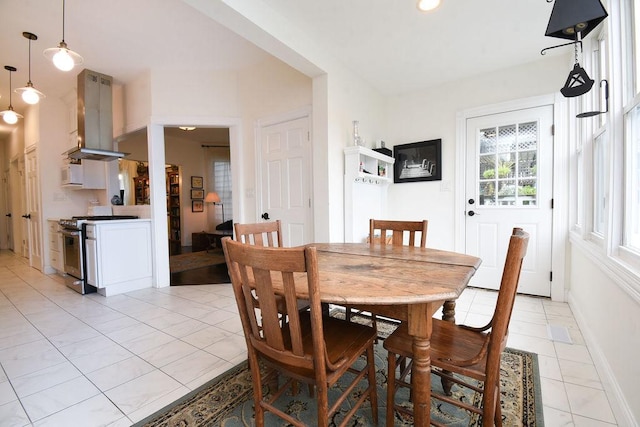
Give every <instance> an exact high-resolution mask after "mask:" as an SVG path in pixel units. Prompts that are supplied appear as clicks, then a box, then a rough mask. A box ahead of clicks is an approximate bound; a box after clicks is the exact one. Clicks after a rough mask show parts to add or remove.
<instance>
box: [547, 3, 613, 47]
mask: <svg viewBox="0 0 640 427" xmlns="http://www.w3.org/2000/svg"><path fill="white" fill-rule="evenodd" d="M547 3H550V1H549V0H547ZM607 16H608V14H607V11H606V10H604V7H603V6H602V3H600V0H556V2H555V4H554V5H553V10H552V11H551V17H550V18H549V23H548V24H547V31H546V32H545V33H544V35H545V36H548V37H558V38H561V39H568V40H574V39H575V34H576V33H580V38H581V39H584V38H585V37H586V36H587V34H589V33H590V32H591V31H592V30H593V29H594V28H596V27H597V26H598V24H599V23H600V22H602V21H603V20H604V19H605V18H606V17H607Z"/></svg>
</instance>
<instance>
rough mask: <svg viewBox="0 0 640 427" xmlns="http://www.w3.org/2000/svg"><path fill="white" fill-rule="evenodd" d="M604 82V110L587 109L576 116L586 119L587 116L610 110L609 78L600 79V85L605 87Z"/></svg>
mask: <svg viewBox="0 0 640 427" xmlns="http://www.w3.org/2000/svg"><path fill="white" fill-rule="evenodd" d="M603 83H604V111H600V110H598V111H586V112H584V113H580V114H578V115H577V116H576V117H577V118H579V119H584V118H587V117H593V116H599V115H600V114H604V113H607V112H608V111H609V82H608V81H607V80H604V79H603V80H600V87H603Z"/></svg>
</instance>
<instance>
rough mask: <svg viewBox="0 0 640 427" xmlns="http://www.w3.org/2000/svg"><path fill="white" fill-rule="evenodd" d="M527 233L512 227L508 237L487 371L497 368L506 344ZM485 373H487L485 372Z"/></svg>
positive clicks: (524, 253)
mask: <svg viewBox="0 0 640 427" xmlns="http://www.w3.org/2000/svg"><path fill="white" fill-rule="evenodd" d="M528 244H529V233H527V232H525V231H524V230H522V229H521V228H517V227H516V228H514V229H513V233H512V235H511V238H510V239H509V248H508V249H507V257H506V260H505V263H504V268H503V271H502V280H501V282H500V289H499V291H498V300H497V302H496V308H495V310H494V313H493V318H492V320H491V332H490V337H489V351H488V355H487V371H489V370H490V369H499V364H500V354H501V353H502V351H503V350H504V348H505V346H506V341H507V336H508V332H509V323H510V321H511V314H512V312H513V305H514V303H515V299H516V294H517V290H518V283H519V281H520V272H521V271H522V262H523V259H524V257H525V255H526V254H527V246H528ZM487 375H489V374H488V373H487Z"/></svg>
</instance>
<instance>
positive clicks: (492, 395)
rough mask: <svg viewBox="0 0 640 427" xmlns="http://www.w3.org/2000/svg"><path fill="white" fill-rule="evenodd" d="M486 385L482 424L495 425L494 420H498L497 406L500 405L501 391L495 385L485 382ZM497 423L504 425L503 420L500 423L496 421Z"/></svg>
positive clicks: (484, 425) (490, 426)
mask: <svg viewBox="0 0 640 427" xmlns="http://www.w3.org/2000/svg"><path fill="white" fill-rule="evenodd" d="M485 387H486V388H485V390H484V396H483V398H482V400H483V402H482V403H483V408H482V426H483V427H493V426H494V422H495V421H497V420H496V417H497V416H498V414H497V410H496V406H498V405H500V400H499V392H498V388H497V387H495V385H492V384H486V383H485ZM501 418H502V417H501ZM495 425H496V426H500V425H502V420H501V422H500V424H497V423H496V424H495Z"/></svg>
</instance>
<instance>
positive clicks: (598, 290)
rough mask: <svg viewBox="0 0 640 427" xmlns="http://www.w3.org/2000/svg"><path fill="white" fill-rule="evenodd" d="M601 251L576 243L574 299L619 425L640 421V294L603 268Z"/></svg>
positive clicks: (571, 296)
mask: <svg viewBox="0 0 640 427" xmlns="http://www.w3.org/2000/svg"><path fill="white" fill-rule="evenodd" d="M599 257H600V255H599V254H597V253H595V254H593V255H589V251H588V248H581V247H578V246H576V245H573V244H572V245H571V247H570V263H571V266H572V268H571V270H570V275H569V277H570V290H569V305H570V307H571V310H572V311H573V313H574V315H575V318H576V320H577V321H578V324H579V325H580V330H581V332H582V335H583V336H584V338H585V340H586V342H587V344H588V346H589V354H590V356H591V358H592V359H593V360H594V362H595V364H596V367H597V368H598V374H599V376H600V378H601V379H602V384H603V385H604V387H605V390H607V392H608V394H609V396H610V401H611V407H612V409H613V412H614V414H615V415H616V420H617V422H618V425H620V426H633V425H636V426H637V425H638V424H637V422H638V420H640V382H639V381H638V379H639V378H640V364H638V354H640V298H639V296H638V295H637V294H635V295H634V294H632V293H630V292H629V293H628V292H625V291H624V290H623V289H622V287H621V284H620V283H621V278H620V277H615V276H614V275H613V274H612V272H611V271H604V270H602V269H601V268H600V267H599V266H600V265H602V263H601V260H600V259H599ZM611 397H613V398H611ZM631 417H633V419H631ZM634 420H635V421H634Z"/></svg>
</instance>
